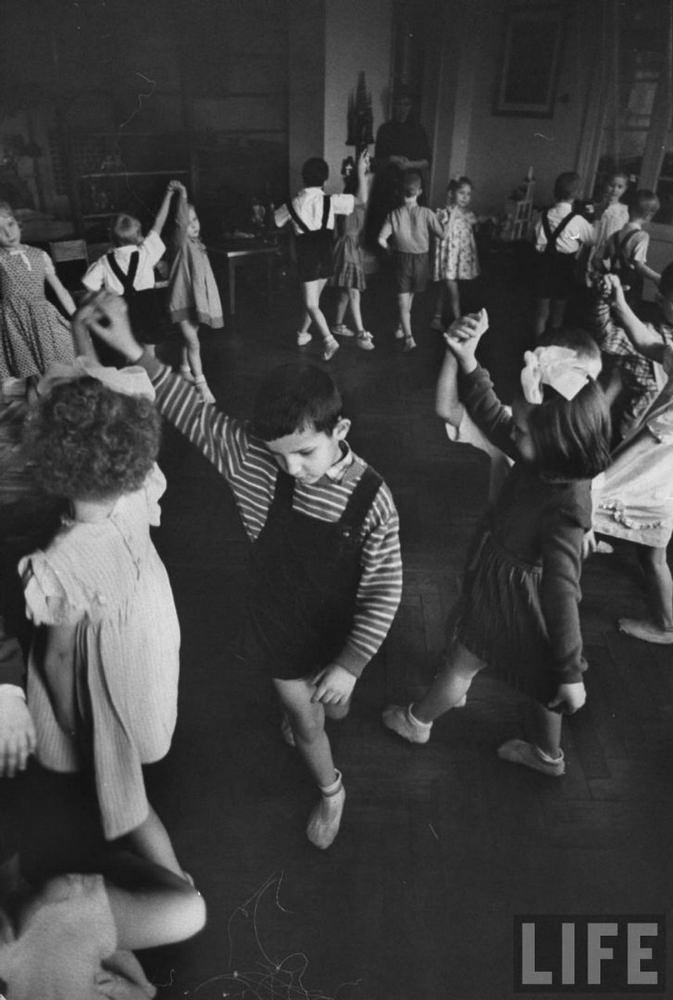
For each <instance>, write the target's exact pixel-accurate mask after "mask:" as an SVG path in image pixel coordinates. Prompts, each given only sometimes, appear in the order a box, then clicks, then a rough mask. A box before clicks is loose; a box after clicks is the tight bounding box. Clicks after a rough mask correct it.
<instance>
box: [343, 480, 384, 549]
mask: <svg viewBox="0 0 673 1000" xmlns="http://www.w3.org/2000/svg"><path fill="white" fill-rule="evenodd" d="M382 483H383V480H382V479H381V477H380V476H379V474H378V472H375V471H374V469H372V468H371V466H369V465H368V466H367V467H366V469H365V471H364V472H363V473H362V477H361V478H360V481H359V482H358V484H357V486H356V487H355V489H354V490H353V492H352V493H351V495H350V497H349V498H348V503H347V504H346V508H345V510H344V512H343V514H342V515H341V519H340V522H339V523H340V524H341V526H342V528H343V529H344V533H345V534H350V536H351V537H352V538H359V537H360V535H361V534H362V526H363V524H364V522H365V518H366V517H367V514H368V513H369V510H370V508H371V505H372V504H373V503H374V498H375V496H376V494H377V493H378V491H379V490H380V488H381V484H382Z"/></svg>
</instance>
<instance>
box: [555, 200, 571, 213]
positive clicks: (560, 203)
mask: <svg viewBox="0 0 673 1000" xmlns="http://www.w3.org/2000/svg"><path fill="white" fill-rule="evenodd" d="M554 208H565V209H567V210H568V212H572V210H573V203H572V202H571V201H557V202H556V204H555V205H554Z"/></svg>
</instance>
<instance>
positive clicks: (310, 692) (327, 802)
mask: <svg viewBox="0 0 673 1000" xmlns="http://www.w3.org/2000/svg"><path fill="white" fill-rule="evenodd" d="M80 321H81V322H82V323H84V324H86V325H87V327H88V329H89V330H90V331H91V332H92V333H94V334H96V335H98V336H99V337H100V338H101V339H102V340H103V341H104V342H105V343H107V344H108V345H110V346H112V347H114V348H115V349H116V350H118V351H121V353H122V354H124V355H125V356H126V357H127V358H128V360H129V361H131V362H133V363H135V364H141V365H142V366H143V367H144V368H145V369H146V371H147V372H148V374H149V375H150V377H151V379H152V382H153V384H154V387H155V390H156V405H157V406H158V408H159V411H160V412H161V413H162V414H163V416H164V417H166V419H167V420H168V421H169V422H170V423H171V424H173V425H174V426H175V427H176V428H177V429H178V430H179V431H180V432H181V433H182V434H184V435H185V436H186V437H187V438H188V439H189V440H190V441H191V442H192V443H193V444H194V445H195V446H196V447H197V448H198V449H199V451H201V452H202V454H203V455H205V457H206V458H207V459H208V460H209V461H210V462H212V463H213V465H214V466H215V467H216V469H217V470H218V472H219V473H220V474H221V475H223V476H224V478H225V479H226V480H227V482H228V483H229V485H230V487H231V489H232V491H233V494H234V498H235V500H236V504H237V507H238V510H239V512H240V514H241V517H242V520H243V525H244V528H245V531H246V534H247V535H248V538H249V539H250V541H251V542H252V546H253V549H252V551H253V567H254V568H253V579H252V587H251V596H250V599H249V603H248V611H247V615H246V622H245V636H244V643H245V650H246V654H247V658H248V660H249V661H250V662H251V665H257V666H258V667H260V668H261V669H262V670H263V671H265V672H266V673H267V674H268V675H269V676H270V677H271V678H272V680H273V684H274V687H275V689H276V693H277V695H278V698H279V701H280V704H281V707H282V709H283V711H284V712H285V715H286V716H287V720H288V722H289V726H288V727H286V737H287V738H288V742H289V741H290V740H292V741H293V742H294V743H295V744H296V746H297V749H298V750H299V752H300V754H301V755H302V757H303V759H304V761H305V763H306V766H307V767H308V769H309V771H310V773H311V775H312V776H313V778H314V779H315V780H316V782H317V784H318V787H319V790H320V792H321V795H320V800H319V802H318V804H317V805H316V807H315V808H314V809H313V811H312V813H311V816H310V818H309V822H308V826H307V829H306V833H307V836H308V838H309V840H310V841H311V843H313V844H314V845H315V846H316V847H319V848H323V849H324V848H327V847H329V846H330V844H331V843H332V842H333V840H334V838H335V837H336V835H337V833H338V830H339V824H340V822H341V814H342V811H343V806H344V800H345V791H344V787H343V782H342V778H341V774H340V772H339V771H337V770H336V769H335V767H334V762H333V760H332V752H331V749H330V744H329V740H328V738H327V734H326V732H325V715H328V716H329V717H332V718H341V717H343V716H344V715H345V714H346V713H347V711H348V707H349V702H350V698H351V694H352V692H353V688H354V686H355V682H356V681H357V679H358V677H359V676H360V674H361V673H362V671H363V669H364V668H365V666H366V665H367V663H368V662H369V661H370V660H371V659H372V657H373V656H374V654H375V653H376V652H377V650H378V649H379V647H380V646H381V643H382V642H383V640H384V638H385V637H386V635H387V633H388V630H389V628H390V626H391V624H392V621H393V618H394V617H395V613H396V611H397V608H398V605H399V602H400V597H401V591H402V561H401V556H400V545H399V521H398V516H397V511H396V509H395V505H394V502H393V498H392V495H391V493H390V490H389V489H388V487H387V486H386V484H385V483H384V482H383V480H382V479H381V477H380V476H379V475H378V473H376V472H375V471H374V470H373V469H371V468H370V467H369V466H368V465H367V464H366V463H365V462H364V461H363V460H362V459H361V458H359V457H358V456H357V455H355V454H354V453H353V452H352V451H351V449H350V447H349V446H348V444H347V442H346V436H347V434H348V431H349V429H350V420H348V418H347V417H344V416H343V414H342V402H341V396H340V394H339V391H338V389H337V388H336V386H335V384H334V382H333V381H332V379H331V378H330V377H329V375H328V374H327V373H326V372H324V371H323V370H322V369H320V368H317V367H314V366H311V365H303V364H289V365H284V366H282V367H280V368H276V369H274V370H273V371H272V372H270V374H269V375H268V376H267V377H266V378H265V379H264V381H263V383H262V385H261V387H260V389H259V392H258V394H257V398H256V401H255V406H254V413H253V419H252V421H251V422H250V423H249V424H248V423H244V422H241V421H239V420H236V419H234V418H232V417H228V416H225V415H224V414H223V413H220V412H219V411H218V410H217V409H216V408H215V406H213V405H212V404H204V403H203V401H202V400H201V399H200V398H199V397H198V395H197V394H196V393H195V392H194V391H193V389H192V388H191V387H190V385H189V384H188V383H187V382H185V381H184V380H183V379H181V378H180V377H178V376H175V375H173V374H172V373H171V371H170V369H168V368H166V367H165V366H164V365H162V364H161V363H160V362H159V361H157V360H156V359H155V358H153V357H152V356H151V355H149V354H148V353H147V352H145V351H143V348H142V347H141V346H140V345H139V344H138V343H137V341H136V340H135V338H134V337H133V334H132V332H131V330H130V327H129V325H128V319H127V316H126V312H125V307H124V303H123V300H122V299H120V298H116V297H108V296H98V297H97V298H95V299H94V300H92V301H91V302H89V303H88V304H87V305H85V306H83V307H82V311H81V313H80Z"/></svg>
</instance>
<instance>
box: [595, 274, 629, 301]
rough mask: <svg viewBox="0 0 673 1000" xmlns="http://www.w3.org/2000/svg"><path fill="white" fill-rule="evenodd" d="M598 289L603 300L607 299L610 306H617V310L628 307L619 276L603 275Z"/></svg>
mask: <svg viewBox="0 0 673 1000" xmlns="http://www.w3.org/2000/svg"><path fill="white" fill-rule="evenodd" d="M598 289H599V292H600V296H601V298H603V299H605V301H606V302H609V303H610V305H612V306H615V307H616V308H617V309H621V308H622V306H625V305H626V299H625V297H624V289H623V287H622V283H621V281H620V280H619V277H618V275H616V274H604V275H602V276H601V278H600V279H599V284H598Z"/></svg>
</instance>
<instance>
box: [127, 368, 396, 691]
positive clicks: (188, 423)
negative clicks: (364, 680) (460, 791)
mask: <svg viewBox="0 0 673 1000" xmlns="http://www.w3.org/2000/svg"><path fill="white" fill-rule="evenodd" d="M141 363H142V364H143V365H144V366H145V367H146V368H147V370H148V371H149V373H150V375H151V376H152V381H153V384H154V387H155V390H156V393H157V396H156V403H157V406H158V408H159V411H160V413H161V414H162V415H163V416H164V417H165V418H166V419H167V420H168V421H169V422H170V423H171V424H173V426H174V427H175V428H176V429H177V430H179V431H180V432H181V433H182V434H184V435H185V437H187V438H188V440H189V441H191V442H192V444H194V445H195V446H196V447H197V448H198V449H199V451H200V452H201V453H202V454H203V455H204V456H205V457H206V458H207V459H208V461H209V462H212V464H213V465H214V466H215V468H216V469H217V471H218V472H219V473H220V475H222V476H224V478H225V479H226V481H227V482H228V483H229V486H230V487H231V490H232V492H233V494H234V499H235V501H236V505H237V507H238V510H239V513H240V515H241V518H242V520H243V526H244V528H245V531H246V534H247V536H248V538H249V539H250V540H251V541H252V542H254V541H255V540H256V539H257V538H258V537H259V535H260V533H261V531H262V528H263V527H264V525H265V523H266V518H267V515H268V513H269V508H270V507H271V503H272V500H273V497H274V493H275V488H276V480H277V477H278V466H277V465H276V462H275V460H274V458H273V456H272V454H271V452H269V450H268V449H267V447H266V446H265V444H264V442H263V441H261V440H260V439H259V438H256V437H254V436H253V435H252V434H251V433H250V431H249V430H248V428H247V425H246V424H245V423H243V422H242V421H239V420H236V419H234V418H232V417H228V416H225V415H224V414H223V413H220V412H219V411H218V410H217V409H216V408H215V407H214V406H212V405H210V404H204V403H202V402H201V400H200V399H199V398H198V396H197V395H196V393H195V392H194V391H193V389H192V388H191V387H190V386H189V385H188V384H187V383H186V382H185V381H184V380H183V379H181V378H180V377H179V376H176V375H174V374H172V372H171V371H170V369H168V368H166V367H164V366H160V365H159V364H158V363H157V362H156V361H154V359H150V358H149V357H147V356H145V357H144V358H143V359H142V361H141ZM365 468H366V463H365V462H363V460H362V459H361V458H359V457H358V456H357V455H355V454H354V453H353V452H352V451H351V450H350V449H349V448H347V450H346V452H345V454H344V455H343V457H342V458H341V459H340V460H339V461H338V462H337V463H336V465H334V466H332V468H331V469H329V470H328V472H327V474H326V475H325V476H323V477H322V478H321V479H320V480H319V481H318V482H317V483H312V484H309V483H302V482H299V481H297V482H296V483H295V488H294V496H293V501H292V505H293V509H294V510H296V511H297V512H299V513H301V514H304V515H306V516H307V517H314V518H317V519H318V520H321V521H328V522H336V521H338V520H339V519H340V517H341V515H342V513H343V511H344V509H345V507H346V504H347V503H348V499H349V497H350V495H351V493H352V492H353V490H354V489H355V486H356V484H357V482H358V481H359V479H360V478H361V476H362V473H363V472H364V469H365ZM360 563H361V576H360V582H359V586H358V591H357V595H356V603H355V614H354V618H353V625H352V628H351V631H350V634H349V636H348V638H347V640H346V643H345V645H344V648H343V650H342V651H341V653H340V654H339V655H338V656H337V657H336V662H337V663H339V665H340V666H342V667H345V668H346V670H348V671H349V672H350V673H352V674H354V675H355V676H356V677H359V676H360V674H361V673H362V671H363V669H364V668H365V667H366V665H367V663H369V661H370V660H371V658H372V657H373V656H374V654H375V653H376V652H377V650H378V649H379V647H380V645H381V643H382V642H383V640H384V639H385V637H386V635H387V634H388V631H389V629H390V626H391V624H392V621H393V618H394V617H395V614H396V612H397V608H398V606H399V603H400V598H401V594H402V558H401V554H400V542H399V519H398V515H397V510H396V509H395V504H394V501H393V498H392V495H391V493H390V490H389V488H388V487H387V486H386V484H385V483H383V484H382V485H381V486H380V488H379V490H378V492H377V494H376V496H375V497H374V501H373V503H372V505H371V507H370V509H369V511H368V513H367V515H366V517H365V521H364V525H363V542H362V548H361V553H360Z"/></svg>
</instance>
